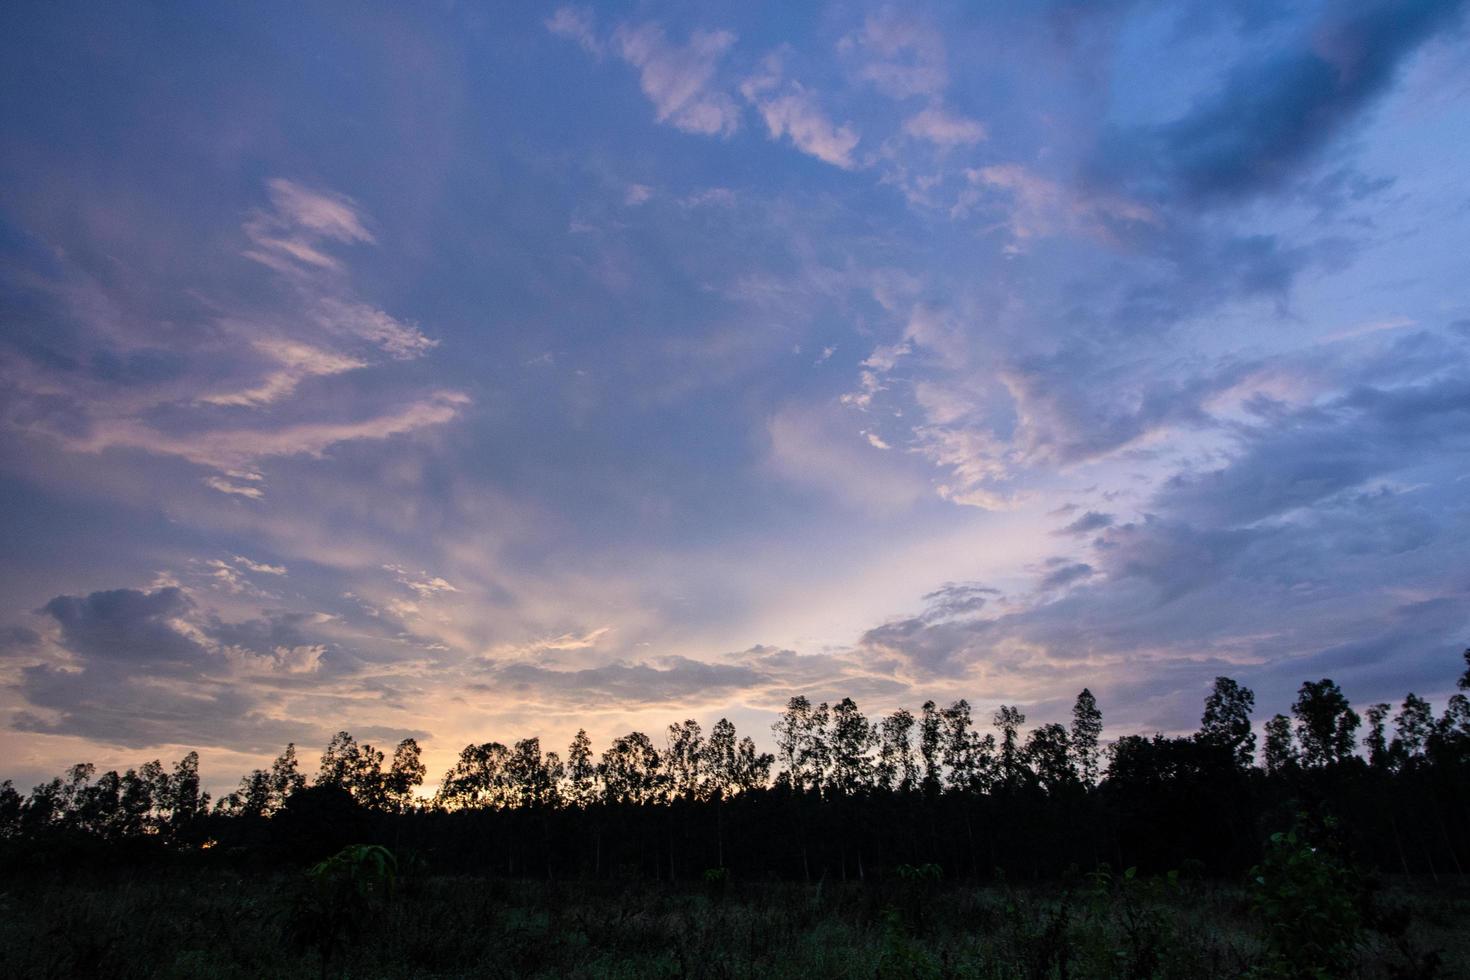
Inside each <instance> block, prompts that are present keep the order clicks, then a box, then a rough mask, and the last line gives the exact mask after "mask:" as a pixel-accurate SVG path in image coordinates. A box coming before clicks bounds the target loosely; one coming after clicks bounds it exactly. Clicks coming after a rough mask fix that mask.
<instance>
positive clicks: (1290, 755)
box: [1262, 714, 1301, 775]
mask: <svg viewBox="0 0 1470 980" xmlns="http://www.w3.org/2000/svg"><path fill="white" fill-rule="evenodd" d="M1300 758H1301V755H1300V753H1299V752H1298V751H1297V747H1296V740H1295V738H1294V736H1293V735H1292V731H1291V719H1290V718H1288V717H1286V716H1285V715H1283V714H1277V715H1275V716H1273V717H1272V718H1271V720H1270V721H1268V722H1266V745H1265V752H1264V758H1263V759H1262V763H1263V764H1264V766H1265V769H1266V772H1268V773H1270V774H1272V775H1275V774H1277V773H1281V772H1285V771H1286V770H1288V769H1291V768H1293V767H1294V766H1296V764H1297V762H1298V761H1299V760H1300Z"/></svg>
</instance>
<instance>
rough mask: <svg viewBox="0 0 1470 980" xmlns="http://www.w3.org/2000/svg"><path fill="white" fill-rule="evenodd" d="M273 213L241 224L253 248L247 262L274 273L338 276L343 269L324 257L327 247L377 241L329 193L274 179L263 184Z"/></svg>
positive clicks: (347, 205) (349, 207)
mask: <svg viewBox="0 0 1470 980" xmlns="http://www.w3.org/2000/svg"><path fill="white" fill-rule="evenodd" d="M266 190H267V192H268V194H269V196H270V201H271V208H270V209H269V210H264V211H257V212H255V213H254V214H253V215H252V216H251V218H250V220H248V221H246V223H245V235H246V237H247V238H249V239H250V242H251V247H250V248H248V249H246V250H245V253H244V254H245V256H246V257H247V258H250V259H253V260H255V261H256V262H259V263H261V264H262V265H266V266H269V267H270V268H272V269H275V270H276V271H277V272H286V273H295V272H301V271H303V270H330V271H337V270H340V269H341V268H342V264H341V263H340V262H339V261H338V260H337V259H335V258H333V257H332V256H330V255H328V254H326V253H325V252H323V251H322V246H323V245H325V244H326V243H327V242H338V243H342V244H349V245H350V244H354V243H362V242H367V243H371V242H373V241H375V239H374V238H373V235H372V233H371V232H369V231H368V230H367V228H366V227H365V226H364V224H363V221H362V216H361V214H360V213H359V211H358V210H357V205H356V203H355V202H354V201H353V200H352V199H351V198H349V197H346V196H344V195H341V194H335V193H332V192H331V191H325V190H312V189H309V188H307V187H303V186H302V185H300V184H298V183H296V182H294V181H291V180H287V179H285V178H284V177H275V178H272V179H270V180H268V181H266Z"/></svg>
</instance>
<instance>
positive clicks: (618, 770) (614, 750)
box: [598, 732, 664, 804]
mask: <svg viewBox="0 0 1470 980" xmlns="http://www.w3.org/2000/svg"><path fill="white" fill-rule="evenodd" d="M661 761H662V760H661V759H660V756H659V752H658V749H657V748H655V747H654V744H653V740H652V739H650V738H649V737H648V736H647V735H645V734H643V733H642V732H629V733H628V734H627V735H620V736H619V737H617V738H615V739H613V743H612V745H611V746H609V747H608V749H607V751H606V752H604V753H602V762H601V764H600V765H599V767H598V769H599V771H600V773H601V774H602V783H603V786H604V787H605V792H606V794H607V801H608V802H609V803H640V804H641V803H653V802H656V801H657V800H660V799H662V797H663V793H664V773H663V770H662V767H661V765H660V763H661Z"/></svg>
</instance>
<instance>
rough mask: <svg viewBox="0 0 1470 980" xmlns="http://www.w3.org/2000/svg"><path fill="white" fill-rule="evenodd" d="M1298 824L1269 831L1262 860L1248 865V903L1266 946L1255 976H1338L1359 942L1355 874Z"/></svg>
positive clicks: (1318, 978) (1319, 979)
mask: <svg viewBox="0 0 1470 980" xmlns="http://www.w3.org/2000/svg"><path fill="white" fill-rule="evenodd" d="M1302 826H1303V825H1302V824H1301V823H1300V822H1299V823H1298V827H1296V828H1293V829H1292V830H1289V831H1286V832H1283V833H1276V834H1272V835H1271V840H1270V843H1269V844H1268V845H1267V848H1266V856H1265V859H1264V860H1263V861H1262V862H1261V863H1260V864H1258V865H1257V866H1256V867H1254V868H1252V869H1251V875H1250V881H1251V904H1252V907H1253V908H1254V910H1255V912H1256V914H1257V915H1258V916H1259V917H1260V919H1261V922H1262V925H1263V927H1264V929H1265V939H1266V949H1267V955H1266V961H1265V963H1264V964H1262V965H1261V966H1260V967H1259V968H1258V969H1257V970H1256V971H1255V975H1256V976H1259V977H1280V978H1291V980H1298V978H1301V980H1308V978H1310V980H1327V978H1330V977H1339V976H1342V975H1344V974H1345V973H1346V972H1347V971H1348V969H1349V967H1350V966H1351V964H1352V962H1353V959H1354V956H1355V954H1356V951H1357V949H1358V946H1359V944H1360V943H1361V939H1362V926H1363V923H1362V917H1361V914H1360V911H1359V893H1360V890H1361V884H1360V881H1359V879H1358V876H1357V874H1356V873H1355V872H1354V871H1353V870H1352V868H1351V867H1349V866H1348V865H1347V864H1346V863H1344V862H1343V861H1342V860H1341V859H1340V858H1338V857H1337V855H1335V854H1334V853H1332V851H1331V850H1330V849H1329V848H1328V847H1326V846H1321V845H1317V844H1313V843H1311V842H1310V841H1308V839H1307V835H1306V832H1305V831H1304V830H1303V829H1301V828H1302ZM1329 829H1330V828H1329Z"/></svg>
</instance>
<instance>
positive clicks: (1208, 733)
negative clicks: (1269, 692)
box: [1199, 677, 1256, 769]
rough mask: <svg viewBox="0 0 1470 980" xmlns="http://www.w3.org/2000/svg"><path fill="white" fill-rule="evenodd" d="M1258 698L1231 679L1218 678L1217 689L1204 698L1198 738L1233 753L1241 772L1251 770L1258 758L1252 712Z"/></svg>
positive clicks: (1232, 756) (1216, 680) (1216, 679)
mask: <svg viewBox="0 0 1470 980" xmlns="http://www.w3.org/2000/svg"><path fill="white" fill-rule="evenodd" d="M1255 706H1256V695H1255V693H1254V692H1252V691H1251V689H1250V688H1248V687H1242V686H1241V685H1240V684H1237V683H1236V682H1235V681H1234V680H1232V679H1231V678H1229V677H1216V678H1215V686H1214V689H1213V690H1211V691H1210V696H1209V697H1207V698H1205V712H1204V715H1203V716H1202V717H1201V718H1200V729H1199V738H1200V740H1201V741H1203V742H1206V743H1208V744H1210V745H1215V746H1218V747H1220V748H1221V749H1224V750H1226V751H1228V752H1229V753H1230V756H1231V758H1232V759H1234V760H1235V764H1236V765H1237V766H1238V767H1240V768H1241V769H1248V768H1250V765H1251V763H1253V762H1254V761H1255V756H1256V735H1255V732H1253V731H1252V730H1251V711H1253V710H1254V709H1255Z"/></svg>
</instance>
